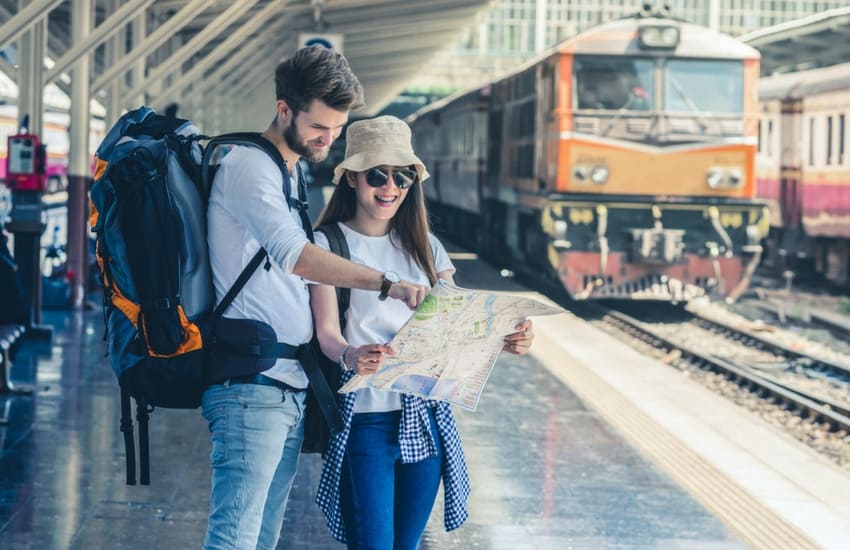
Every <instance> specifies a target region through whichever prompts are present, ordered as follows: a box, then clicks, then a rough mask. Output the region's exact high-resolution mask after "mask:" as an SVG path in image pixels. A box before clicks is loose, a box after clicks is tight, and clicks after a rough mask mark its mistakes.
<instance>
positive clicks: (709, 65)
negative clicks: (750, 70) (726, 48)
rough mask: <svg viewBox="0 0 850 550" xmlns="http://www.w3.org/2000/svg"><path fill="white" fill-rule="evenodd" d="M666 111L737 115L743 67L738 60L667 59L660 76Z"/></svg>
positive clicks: (741, 101) (741, 107)
mask: <svg viewBox="0 0 850 550" xmlns="http://www.w3.org/2000/svg"><path fill="white" fill-rule="evenodd" d="M664 82H665V88H664V90H665V94H664V110H665V111H667V112H684V113H688V112H695V113H741V112H743V110H744V64H743V63H742V62H740V61H718V60H706V59H670V60H668V61H667V65H666V72H665V75H664Z"/></svg>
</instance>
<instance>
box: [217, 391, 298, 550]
mask: <svg viewBox="0 0 850 550" xmlns="http://www.w3.org/2000/svg"><path fill="white" fill-rule="evenodd" d="M305 397H306V392H304V391H299V392H292V391H288V390H287V391H284V390H281V389H280V388H276V387H273V386H261V385H257V384H232V385H231V384H227V383H225V384H217V385H214V386H210V387H209V388H207V391H206V392H204V398H203V403H202V406H203V413H204V418H206V419H207V422H209V427H210V433H211V434H212V453H211V454H210V462H211V463H212V494H211V497H210V517H209V525H208V527H207V535H206V538H205V540H204V548H205V549H213V548H217V549H218V548H221V549H224V548H227V549H239V550H242V549H246V550H247V549H251V550H253V549H254V548H262V549H269V550H271V549H273V548H274V547H275V546H276V545H277V540H278V538H279V537H280V530H281V527H282V525H283V516H284V511H285V510H286V499H287V498H288V497H289V490H290V488H291V487H292V478H293V477H294V475H295V469H296V467H297V466H298V458H299V456H300V454H301V442H302V440H303V439H304V422H303V420H304V418H303V416H304V400H305Z"/></svg>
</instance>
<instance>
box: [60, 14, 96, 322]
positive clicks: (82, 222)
mask: <svg viewBox="0 0 850 550" xmlns="http://www.w3.org/2000/svg"><path fill="white" fill-rule="evenodd" d="M93 10H94V8H93V6H92V0H73V2H72V5H71V40H72V42H74V43H77V42H80V41H82V40H83V39H84V38H85V37H86V36H87V35H88V34H89V32H90V31H91V27H92V15H93ZM90 72H91V56H90V55H88V54H87V55H83V56H82V57H80V58H79V59H78V60H77V61H76V63H75V64H74V66H73V69H72V70H71V122H70V128H69V133H70V135H69V141H70V152H69V158H68V245H67V246H68V269H69V270H70V271H73V273H74V277H73V280H72V281H70V282H71V304H72V306H73V307H74V308H80V307H81V306H82V304H83V299H84V297H85V281H86V269H87V267H88V265H87V264H88V261H87V257H88V219H87V217H86V196H87V194H88V185H89V178H90V175H89V172H90V170H91V168H90V163H91V159H90V158H89V124H90V119H91V112H90V106H89V101H90V97H91V93H90V87H89V79H90Z"/></svg>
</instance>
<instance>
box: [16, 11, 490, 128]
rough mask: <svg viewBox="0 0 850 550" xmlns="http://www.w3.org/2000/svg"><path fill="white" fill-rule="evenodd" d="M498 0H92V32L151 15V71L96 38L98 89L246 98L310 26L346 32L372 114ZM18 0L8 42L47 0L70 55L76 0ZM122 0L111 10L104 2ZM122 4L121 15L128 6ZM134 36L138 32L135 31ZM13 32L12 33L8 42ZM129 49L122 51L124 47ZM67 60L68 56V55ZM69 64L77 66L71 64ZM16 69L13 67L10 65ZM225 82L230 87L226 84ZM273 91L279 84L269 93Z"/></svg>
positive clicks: (51, 41) (179, 97)
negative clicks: (140, 70) (114, 55)
mask: <svg viewBox="0 0 850 550" xmlns="http://www.w3.org/2000/svg"><path fill="white" fill-rule="evenodd" d="M489 3H490V0H227V1H225V0H120V1H116V0H111V1H106V2H103V1H101V2H93V4H95V5H96V6H97V8H96V10H95V24H96V26H95V27H94V28H93V29H92V32H91V34H93V35H94V34H97V33H98V32H99V31H105V29H106V27H107V26H109V27H112V28H115V27H120V28H125V27H128V25H127V23H128V22H130V21H131V20H132V19H134V18H135V19H138V17H139V14H144V15H145V16H146V20H147V32H146V34H145V38H144V40H145V41H146V43H147V49H146V50H145V51H144V52H141V53H138V54H137V55H136V56H135V57H136V61H135V63H136V64H138V63H139V61H138V59H141V60H144V59H147V74H146V77H145V78H144V80H143V81H142V82H136V83H133V82H132V80H131V79H130V80H127V79H126V77H124V75H125V74H126V71H127V70H128V68H129V67H130V65H129V63H130V62H131V61H132V60H131V59H128V58H129V57H131V56H132V55H131V54H132V50H130V51H129V52H127V55H121V56H119V57H118V59H117V60H115V61H114V62H112V63H110V62H107V61H106V59H107V57H106V53H105V51H104V48H103V47H100V46H98V45H97V44H94V45H92V46H90V51H91V52H93V53H94V65H93V70H92V85H93V88H92V90H91V91H92V94H93V95H94V94H97V93H98V92H102V90H103V89H104V88H105V87H106V86H107V85H108V84H109V83H111V82H113V81H115V80H116V79H122V78H125V80H126V83H125V89H124V94H123V95H122V98H123V101H122V103H124V107H127V108H129V107H132V106H134V105H133V103H134V102H135V101H137V98H139V97H140V92H146V93H148V94H149V95H148V102H149V103H150V104H152V105H154V106H155V107H160V108H161V107H163V106H165V105H167V104H168V103H169V102H171V101H180V104H181V114H183V110H182V107H183V106H186V107H187V110H188V111H189V112H187V113H186V115H191V111H192V109H193V108H194V107H197V106H199V105H203V104H204V103H205V102H206V101H207V99H209V97H211V94H213V95H215V94H218V95H220V94H227V96H228V97H233V98H234V99H238V98H239V97H240V94H241V95H242V96H244V95H245V94H248V93H250V92H251V91H253V90H254V89H256V88H257V87H259V86H266V87H267V88H268V89H269V90H273V84H272V82H273V72H274V67H275V65H276V64H277V63H278V62H279V61H280V59H281V58H283V57H285V56H286V55H288V54H290V53H292V52H293V51H295V50H296V49H297V48H298V47H300V46H301V45H303V41H304V39H305V38H304V36H303V35H302V33H313V34H320V35H321V36H322V37H333V36H337V35H342V38H343V39H342V42H341V44H340V43H337V42H335V41H333V40H330V41H331V42H332V43H333V44H334V46H336V47H339V48H340V49H341V50H342V52H343V53H344V54H345V56H346V58H347V59H348V60H349V62H350V64H351V67H352V69H353V70H354V72H355V74H356V75H357V76H358V77H359V78H360V81H361V82H362V84H363V86H364V89H365V93H366V101H367V105H366V109H364V111H368V112H367V113H364V114H371V113H374V112H377V111H379V110H380V109H381V108H382V107H384V106H385V105H386V104H387V103H389V102H390V101H391V100H392V99H393V98H394V97H395V96H396V95H397V94H398V93H400V92H401V91H402V90H403V89H404V88H405V86H406V84H407V83H408V81H409V80H411V79H412V78H414V77H415V76H417V75H418V73H419V71H420V69H421V68H422V67H423V66H425V65H426V64H427V63H428V61H429V60H430V58H431V57H432V56H433V55H434V54H436V53H437V51H438V50H439V49H442V48H443V47H445V46H447V45H449V44H451V43H452V42H453V41H454V40H455V39H457V37H458V36H459V34H460V32H462V30H463V29H464V28H466V27H468V26H469V25H470V24H471V23H473V22H474V19H475V17H476V16H477V15H478V14H479V13H480V12H481V11H482V10H483V9H484V8H486V7H487V6H488V4H489ZM17 4H18V0H0V41H3V42H4V43H3V44H0V48H5V47H7V46H9V45H11V44H13V42H11V41H10V40H8V36H9V34H8V33H9V32H11V31H13V30H14V29H12V27H13V26H14V25H13V24H12V23H14V21H13V20H14V19H15V18H17V19H19V20H23V21H24V22H25V23H26V22H27V20H26V19H25V18H23V17H18V16H20V15H21V14H22V13H23V12H25V10H26V9H29V8H34V7H35V6H34V5H40V6H41V7H42V11H41V13H40V14H39V15H37V16H36V17H43V14H44V13H48V14H49V15H48V32H47V36H48V38H47V41H48V44H47V55H48V57H50V58H52V59H53V60H60V61H61V60H62V59H63V56H66V55H67V54H68V53H69V52H70V51H71V50H72V49H73V48H72V47H77V46H79V44H72V43H71V34H72V29H71V25H72V15H73V13H72V9H73V4H74V3H73V2H69V1H62V0H32V1H30V2H29V5H28V6H26V7H25V8H21V9H18V7H17ZM109 5H114V6H115V7H114V9H111V10H107V9H106V8H105V7H104V6H109ZM119 12H120V13H119ZM130 34H132V33H131V32H130ZM3 39H5V40H3ZM122 53H123V52H122ZM60 64H61V63H60ZM69 68H70V65H69ZM10 69H11V70H12V74H9V73H10ZM0 70H2V71H3V72H5V73H7V74H9V76H14V67H13V63H12V62H10V61H9V60H7V59H0ZM64 72H67V70H66V71H59V69H56V68H50V69H47V74H48V75H50V77H49V78H48V79H47V80H48V81H50V82H56V83H57V84H58V85H59V86H60V87H67V75H65V76H64V78H65V82H64V83H63V81H62V79H61V78H60V77H61V76H62V73H64ZM222 84H223V85H222ZM270 93H271V92H270Z"/></svg>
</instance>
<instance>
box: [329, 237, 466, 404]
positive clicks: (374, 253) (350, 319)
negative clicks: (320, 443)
mask: <svg viewBox="0 0 850 550" xmlns="http://www.w3.org/2000/svg"><path fill="white" fill-rule="evenodd" d="M338 225H339V227H340V228H341V229H342V232H343V234H344V235H345V238H346V241H348V248H349V250H350V252H351V261H352V262H355V263H358V264H363V265H367V266H369V267H371V268H373V269H377V270H378V271H395V272H396V273H398V274H399V276H400V277H401V278H402V279H403V280H406V281H411V282H414V283H418V284H422V285H429V284H430V283H429V281H428V276H427V275H426V274H425V272H424V271H422V269H420V268H419V266H418V265H417V264H416V261H415V260H414V259H413V258H411V257H409V256H408V255H407V253H406V252H405V251H404V249H402V248H401V245H400V244H397V243H396V241H394V240H393V239H392V238H391V236H390V235H383V236H380V237H370V236H368V235H363V234H361V233H358V232H356V231H354V230H353V229H351V228H349V227H348V226H347V225H345V224H344V223H339V224H338ZM428 238H429V241H430V243H431V254H432V255H433V257H434V266H435V268H436V271H437V273H440V272H442V271H448V270H452V271H453V270H454V265H453V264H452V261H451V260H450V259H449V255H448V254H447V253H446V249H445V248H443V245H442V244H441V243H440V241H439V240H437V238H436V237H435V236H433V235H428ZM316 245H317V246H320V247H322V248H324V249H326V250H327V249H329V246H328V240H327V238H326V237H325V236H324V234H323V233H321V232H320V231H317V232H316ZM411 315H413V311H411V309H410V308H409V307H407V305H405V303H404V302H402V301H401V300H392V299H387V300H384V301H381V300H378V293H377V292H375V291H369V290H357V289H351V304H350V306H349V308H348V312H347V313H346V316H345V320H346V324H345V333H344V334H343V336H345V339H346V340H347V341H348V343H349V344H351V345H352V346H363V345H366V344H379V343H380V344H383V343H388V342H390V341H391V340H392V339H393V337H394V336H395V335H396V333H397V332H398V331H399V329H401V327H402V326H404V324H405V323H406V322H407V320H408V319H410V316H411ZM398 409H401V394H399V393H398V392H393V391H384V390H376V389H372V388H364V389H361V390H357V399H356V400H355V403H354V412H355V413H361V412H384V411H393V410H398Z"/></svg>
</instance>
